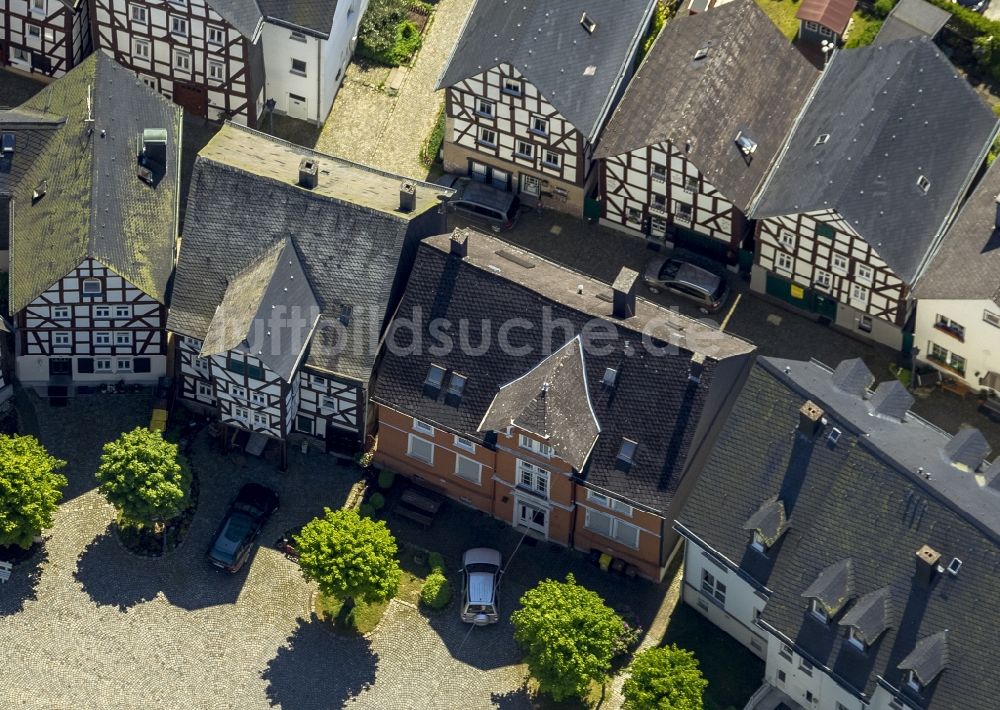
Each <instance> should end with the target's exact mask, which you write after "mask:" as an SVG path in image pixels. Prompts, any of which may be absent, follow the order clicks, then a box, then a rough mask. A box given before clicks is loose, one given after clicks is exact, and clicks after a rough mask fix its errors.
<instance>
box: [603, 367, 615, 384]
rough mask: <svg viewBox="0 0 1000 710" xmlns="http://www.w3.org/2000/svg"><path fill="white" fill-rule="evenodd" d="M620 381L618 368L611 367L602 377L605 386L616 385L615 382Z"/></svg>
mask: <svg viewBox="0 0 1000 710" xmlns="http://www.w3.org/2000/svg"><path fill="white" fill-rule="evenodd" d="M617 381H618V370H616V369H615V368H613V367H609V368H608V369H606V370H605V371H604V377H602V378H601V384H602V385H604V386H605V387H614V386H615V382H617Z"/></svg>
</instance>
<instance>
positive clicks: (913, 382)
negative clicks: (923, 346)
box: [910, 345, 920, 390]
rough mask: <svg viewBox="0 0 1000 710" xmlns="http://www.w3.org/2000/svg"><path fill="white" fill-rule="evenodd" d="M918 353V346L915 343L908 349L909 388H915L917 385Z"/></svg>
mask: <svg viewBox="0 0 1000 710" xmlns="http://www.w3.org/2000/svg"><path fill="white" fill-rule="evenodd" d="M919 354H920V348H918V347H917V346H916V345H914V346H913V348H912V349H911V350H910V389H911V390H912V389H916V387H917V355H919Z"/></svg>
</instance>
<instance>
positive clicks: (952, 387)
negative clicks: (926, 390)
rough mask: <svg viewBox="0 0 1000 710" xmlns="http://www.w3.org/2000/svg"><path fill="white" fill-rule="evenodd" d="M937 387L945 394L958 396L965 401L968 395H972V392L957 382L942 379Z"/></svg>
mask: <svg viewBox="0 0 1000 710" xmlns="http://www.w3.org/2000/svg"><path fill="white" fill-rule="evenodd" d="M938 387H940V388H941V389H943V390H944V391H945V392H951V393H952V394H955V395H958V396H959V397H961V398H962V399H965V398H966V397H967V396H968V395H970V394H972V390H971V389H970V388H969V386H968V385H966V384H965V383H964V382H961V381H959V380H952V379H944V380H941V382H940V383H939V384H938Z"/></svg>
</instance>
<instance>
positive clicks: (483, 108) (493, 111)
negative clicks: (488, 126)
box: [476, 97, 497, 118]
mask: <svg viewBox="0 0 1000 710" xmlns="http://www.w3.org/2000/svg"><path fill="white" fill-rule="evenodd" d="M476 115H477V116H482V117H483V118H496V117H497V104H496V101H490V100H489V99H484V98H482V97H479V98H477V99H476Z"/></svg>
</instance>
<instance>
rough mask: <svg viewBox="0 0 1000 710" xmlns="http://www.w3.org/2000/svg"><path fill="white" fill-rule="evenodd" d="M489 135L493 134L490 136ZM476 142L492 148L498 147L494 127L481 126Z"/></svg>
mask: <svg viewBox="0 0 1000 710" xmlns="http://www.w3.org/2000/svg"><path fill="white" fill-rule="evenodd" d="M489 136H492V138H490V137H489ZM476 142H477V143H479V144H480V145H487V146H489V147H490V148H496V146H497V132H496V131H495V130H494V129H492V128H486V127H485V126H480V128H479V133H478V134H477V136H476Z"/></svg>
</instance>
